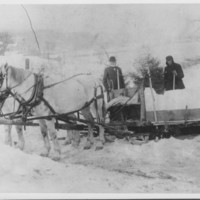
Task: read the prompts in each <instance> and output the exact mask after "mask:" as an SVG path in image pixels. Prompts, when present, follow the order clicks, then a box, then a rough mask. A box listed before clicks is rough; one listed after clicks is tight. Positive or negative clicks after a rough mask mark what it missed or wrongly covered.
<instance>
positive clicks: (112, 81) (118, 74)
mask: <svg viewBox="0 0 200 200" xmlns="http://www.w3.org/2000/svg"><path fill="white" fill-rule="evenodd" d="M103 85H104V87H105V89H106V91H107V93H108V101H110V100H111V98H110V92H111V91H112V90H117V89H122V88H125V83H124V78H123V75H122V70H121V68H120V67H118V66H116V58H115V57H114V56H111V57H110V58H109V65H108V67H106V69H105V71H104V76H103Z"/></svg>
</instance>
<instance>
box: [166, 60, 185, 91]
mask: <svg viewBox="0 0 200 200" xmlns="http://www.w3.org/2000/svg"><path fill="white" fill-rule="evenodd" d="M174 70H175V71H176V73H177V76H175V89H184V88H185V86H184V83H183V81H182V78H183V77H184V73H183V70H182V67H181V65H179V64H177V63H175V62H174V61H173V63H172V65H168V64H167V66H166V67H165V70H164V87H165V90H173V71H174Z"/></svg>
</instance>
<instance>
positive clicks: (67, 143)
mask: <svg viewBox="0 0 200 200" xmlns="http://www.w3.org/2000/svg"><path fill="white" fill-rule="evenodd" d="M71 143H72V142H71V140H65V141H64V145H70V144H71Z"/></svg>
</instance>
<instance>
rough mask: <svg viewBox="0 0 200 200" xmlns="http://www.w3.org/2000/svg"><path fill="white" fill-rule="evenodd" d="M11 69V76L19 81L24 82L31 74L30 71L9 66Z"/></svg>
mask: <svg viewBox="0 0 200 200" xmlns="http://www.w3.org/2000/svg"><path fill="white" fill-rule="evenodd" d="M9 70H10V76H11V78H12V79H13V80H14V81H15V82H17V83H22V82H23V81H24V80H25V79H26V78H27V77H28V76H29V75H30V74H31V72H30V71H27V70H24V69H20V68H15V67H13V66H9Z"/></svg>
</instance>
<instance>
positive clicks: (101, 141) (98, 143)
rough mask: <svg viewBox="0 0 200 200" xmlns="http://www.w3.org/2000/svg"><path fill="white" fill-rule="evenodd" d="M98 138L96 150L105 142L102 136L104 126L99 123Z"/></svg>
mask: <svg viewBox="0 0 200 200" xmlns="http://www.w3.org/2000/svg"><path fill="white" fill-rule="evenodd" d="M98 127H99V139H98V142H97V144H96V148H95V149H96V150H100V149H103V145H104V143H105V136H104V127H103V126H101V125H99V126H98Z"/></svg>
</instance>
